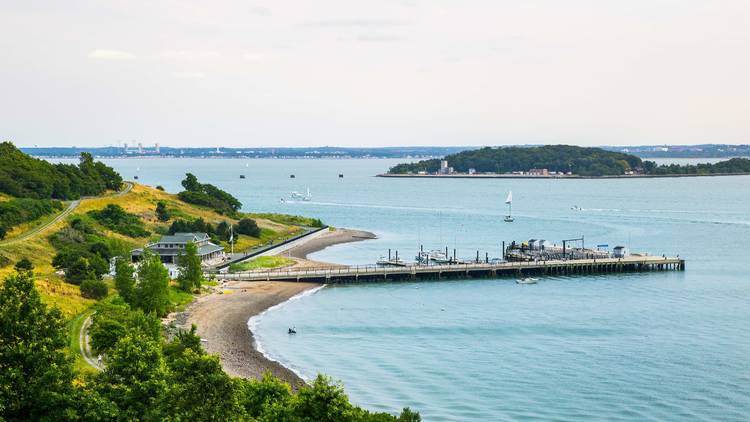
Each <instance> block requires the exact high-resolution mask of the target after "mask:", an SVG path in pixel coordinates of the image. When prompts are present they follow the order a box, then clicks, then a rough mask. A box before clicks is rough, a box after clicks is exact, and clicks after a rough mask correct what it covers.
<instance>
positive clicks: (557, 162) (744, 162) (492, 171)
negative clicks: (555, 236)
mask: <svg viewBox="0 0 750 422" xmlns="http://www.w3.org/2000/svg"><path fill="white" fill-rule="evenodd" d="M735 174H750V159H746V158H732V159H729V160H726V161H721V162H718V163H715V164H696V165H676V164H671V165H661V166H660V165H657V164H656V163H654V162H653V161H643V160H642V159H641V158H640V157H637V156H635V155H632V154H626V153H622V152H614V151H607V150H605V149H602V148H584V147H578V146H570V145H545V146H539V147H504V148H503V147H501V148H491V147H485V148H481V149H478V150H472V151H463V152H459V153H456V154H451V155H447V156H445V157H444V158H442V159H429V160H422V161H418V162H415V163H402V164H398V165H396V166H394V167H392V168H391V169H390V170H389V171H388V173H386V174H382V175H380V176H384V177H419V176H422V177H477V178H482V177H542V178H553V177H556V178H575V177H579V178H580V177H639V176H640V177H669V176H672V177H676V176H704V175H705V176H708V175H735Z"/></svg>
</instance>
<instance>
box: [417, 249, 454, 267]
mask: <svg viewBox="0 0 750 422" xmlns="http://www.w3.org/2000/svg"><path fill="white" fill-rule="evenodd" d="M415 258H416V260H417V263H418V264H429V263H430V262H432V263H434V264H450V263H451V262H453V261H452V260H451V258H450V257H449V256H448V255H446V254H445V252H443V251H441V250H434V251H430V252H420V253H419V254H418V255H417V256H416V257H415Z"/></svg>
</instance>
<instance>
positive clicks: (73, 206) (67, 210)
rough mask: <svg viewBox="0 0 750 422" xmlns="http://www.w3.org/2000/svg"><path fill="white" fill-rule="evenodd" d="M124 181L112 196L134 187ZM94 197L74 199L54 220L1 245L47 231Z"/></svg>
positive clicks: (117, 195)
mask: <svg viewBox="0 0 750 422" xmlns="http://www.w3.org/2000/svg"><path fill="white" fill-rule="evenodd" d="M123 183H124V185H125V188H124V189H123V190H121V191H119V192H117V193H115V194H113V195H112V196H115V197H119V196H123V195H125V194H127V193H128V192H130V190H131V189H133V184H132V183H130V182H123ZM92 198H96V197H92ZM92 198H83V199H76V200H75V201H72V202H71V203H70V204H69V205H68V207H67V208H65V210H63V212H61V213H60V214H57V216H55V218H53V219H52V220H50V221H48V222H46V223H44V224H42V225H41V226H39V227H35V228H33V229H31V230H29V231H27V232H25V233H22V234H20V235H18V236H16V237H14V238H12V239H7V240H4V241H0V245H1V246H6V245H12V244H14V243H18V242H20V241H22V240H26V239H28V238H30V237H34V236H36V235H37V234H39V233H41V232H43V231H45V230H46V229H48V228H49V227H51V226H53V225H54V224H56V223H57V222H59V221H60V220H62V219H63V218H65V217H67V216H68V215H70V213H71V212H73V210H75V209H76V208H78V206H79V205H80V204H81V201H82V200H86V199H92Z"/></svg>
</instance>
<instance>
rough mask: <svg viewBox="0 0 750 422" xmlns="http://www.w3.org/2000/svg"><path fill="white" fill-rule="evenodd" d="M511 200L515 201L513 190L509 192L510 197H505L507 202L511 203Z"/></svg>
mask: <svg viewBox="0 0 750 422" xmlns="http://www.w3.org/2000/svg"><path fill="white" fill-rule="evenodd" d="M511 202H513V191H510V192H508V197H507V198H505V203H506V204H510V203H511Z"/></svg>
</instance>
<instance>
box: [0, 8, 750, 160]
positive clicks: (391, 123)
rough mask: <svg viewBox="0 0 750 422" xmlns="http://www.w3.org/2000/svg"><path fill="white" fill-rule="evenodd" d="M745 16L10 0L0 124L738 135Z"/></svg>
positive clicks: (368, 134) (746, 127) (281, 140)
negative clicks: (31, 0) (30, 0)
mask: <svg viewBox="0 0 750 422" xmlns="http://www.w3.org/2000/svg"><path fill="white" fill-rule="evenodd" d="M748 20H750V2H747V1H740V0H724V1H717V2H706V1H702V0H631V1H627V2H602V1H595V0H569V1H566V2H561V1H559V0H532V1H524V2H508V1H489V0H488V1H468V2H449V1H429V2H428V1H420V0H384V1H378V2H352V1H345V0H335V1H331V0H324V1H317V2H309V1H292V2H284V3H279V2H270V1H244V0H219V1H215V2H197V1H176V0H170V1H162V2H147V1H144V0H134V1H127V2H126V1H110V2H101V3H94V4H92V3H91V2H86V1H83V0H71V1H69V2H64V3H60V2H55V1H49V0H47V1H44V0H42V1H37V2H26V1H18V0H9V1H6V2H4V3H3V11H2V13H0V35H2V37H1V38H2V41H0V43H1V44H2V47H3V55H2V56H0V92H2V93H3V94H2V101H0V114H1V115H2V116H3V118H2V119H0V141H2V140H10V141H12V142H14V143H15V144H16V145H18V146H22V147H33V146H35V145H38V146H40V147H70V146H77V147H98V146H106V145H114V146H118V145H121V143H122V142H127V143H128V144H131V143H132V142H136V143H138V142H140V143H142V144H143V145H144V147H148V148H153V145H154V144H155V143H158V144H159V145H160V146H162V147H169V146H171V147H177V148H179V147H238V148H253V147H255V148H259V147H279V148H283V147H312V146H315V145H331V146H337V147H358V146H363V147H386V146H481V145H493V146H496V145H517V144H570V145H582V146H604V145H616V146H629V145H635V146H640V145H665V144H667V145H689V144H748V143H750V120H748V119H747V111H746V110H747V98H750V81H749V80H748V78H747V75H748V74H750V55H748V54H745V49H746V46H747V45H750V27H749V26H748V25H747V24H746V22H747V21H748ZM133 140H135V141H133Z"/></svg>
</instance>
